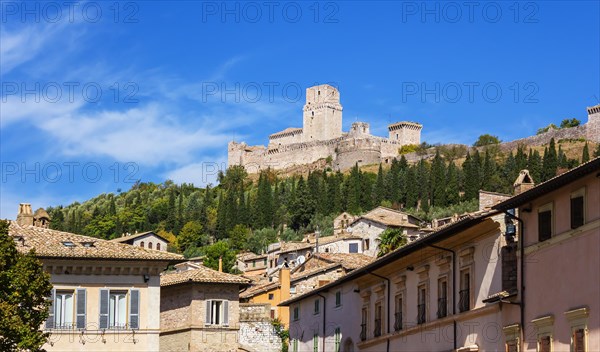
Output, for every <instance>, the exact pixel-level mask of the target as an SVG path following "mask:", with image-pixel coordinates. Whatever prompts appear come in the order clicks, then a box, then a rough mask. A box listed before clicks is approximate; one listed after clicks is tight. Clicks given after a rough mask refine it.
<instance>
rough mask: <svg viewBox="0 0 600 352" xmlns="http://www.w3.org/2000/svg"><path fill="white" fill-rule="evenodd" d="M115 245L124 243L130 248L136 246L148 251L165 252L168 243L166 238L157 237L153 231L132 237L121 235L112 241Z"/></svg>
mask: <svg viewBox="0 0 600 352" xmlns="http://www.w3.org/2000/svg"><path fill="white" fill-rule="evenodd" d="M111 241H113V242H117V243H124V244H128V245H131V246H138V247H142V248H148V249H156V250H157V251H166V250H167V245H168V244H169V241H167V239H166V238H164V237H162V236H159V235H157V234H156V233H154V231H146V232H140V233H135V234H133V235H123V236H121V237H117V238H115V239H112V240H111Z"/></svg>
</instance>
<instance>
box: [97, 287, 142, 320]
mask: <svg viewBox="0 0 600 352" xmlns="http://www.w3.org/2000/svg"><path fill="white" fill-rule="evenodd" d="M139 313H140V291H139V290H135V289H132V290H110V289H100V318H99V321H100V324H99V326H100V329H115V330H122V329H139V321H140V320H139Z"/></svg>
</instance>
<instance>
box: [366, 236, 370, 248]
mask: <svg viewBox="0 0 600 352" xmlns="http://www.w3.org/2000/svg"><path fill="white" fill-rule="evenodd" d="M369 245H370V241H369V239H368V238H365V251H368V250H369Z"/></svg>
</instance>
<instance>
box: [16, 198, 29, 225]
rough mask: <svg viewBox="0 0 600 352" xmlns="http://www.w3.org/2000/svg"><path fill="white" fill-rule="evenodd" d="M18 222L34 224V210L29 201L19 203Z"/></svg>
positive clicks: (20, 223)
mask: <svg viewBox="0 0 600 352" xmlns="http://www.w3.org/2000/svg"><path fill="white" fill-rule="evenodd" d="M17 224H19V226H33V212H32V211H31V204H29V203H21V204H19V213H18V214H17Z"/></svg>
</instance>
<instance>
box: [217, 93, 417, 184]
mask: <svg viewBox="0 0 600 352" xmlns="http://www.w3.org/2000/svg"><path fill="white" fill-rule="evenodd" d="M342 110H343V108H342V105H341V104H340V92H339V91H338V90H337V89H336V88H335V87H332V86H330V85H327V84H324V85H319V86H314V87H310V88H307V89H306V104H304V108H303V114H302V115H303V127H302V128H294V127H289V128H286V129H285V130H283V131H280V132H276V133H273V134H271V135H270V136H269V145H268V146H266V147H265V146H263V145H257V146H249V145H247V144H246V143H243V142H242V143H237V142H235V141H232V142H229V146H228V155H227V161H228V164H229V166H233V165H242V166H244V167H245V168H246V170H248V172H249V173H255V172H259V171H260V170H263V169H267V168H269V167H270V168H271V169H275V170H283V169H287V168H290V167H293V166H297V165H306V164H311V163H314V162H316V161H317V160H319V159H327V158H331V163H332V166H333V168H334V169H336V170H346V169H349V168H351V167H352V166H354V165H355V164H356V163H358V164H359V165H368V164H378V163H380V162H390V161H391V159H393V158H394V157H396V156H398V150H399V148H400V147H402V146H403V145H409V144H420V143H421V129H422V128H423V126H422V125H420V124H418V123H415V122H407V121H402V122H397V123H394V124H391V125H389V126H388V131H389V136H388V138H384V137H378V136H374V135H372V134H371V132H370V127H369V124H368V123H366V122H355V123H353V124H352V127H351V128H350V131H348V132H343V131H342Z"/></svg>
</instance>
